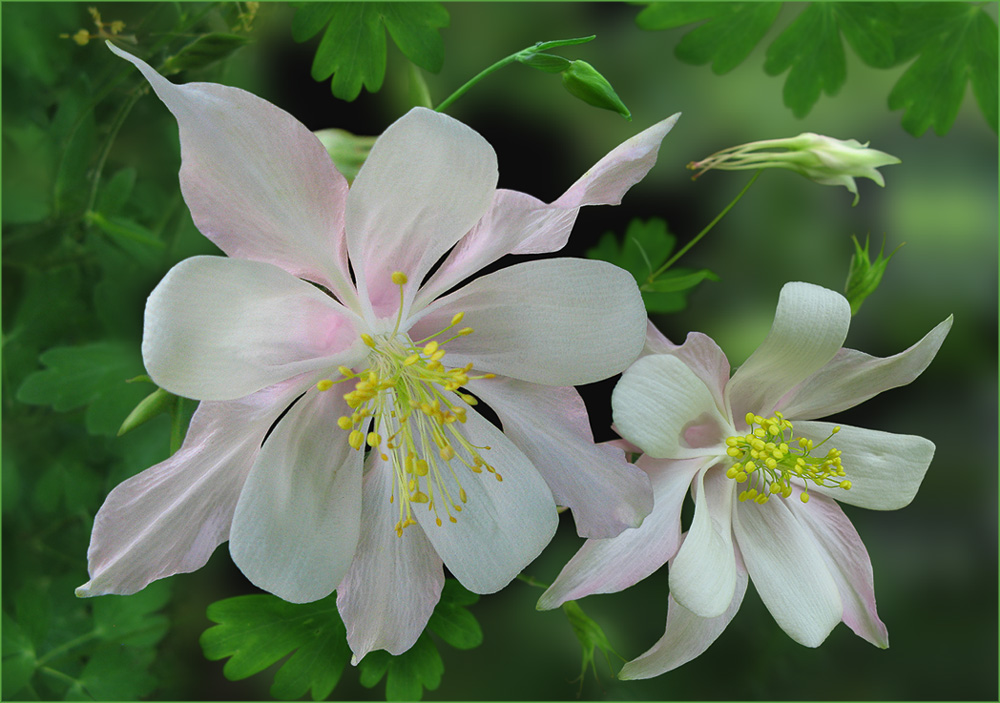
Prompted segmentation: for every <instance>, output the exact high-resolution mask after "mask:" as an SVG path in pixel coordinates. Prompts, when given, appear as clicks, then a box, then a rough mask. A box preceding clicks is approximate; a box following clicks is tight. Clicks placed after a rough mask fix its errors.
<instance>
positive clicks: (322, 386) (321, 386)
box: [316, 378, 333, 391]
mask: <svg viewBox="0 0 1000 703" xmlns="http://www.w3.org/2000/svg"><path fill="white" fill-rule="evenodd" d="M331 388H333V381H331V380H330V379H328V378H324V379H323V380H322V381H320V382H319V383H317V384H316V390H318V391H328V390H330V389H331Z"/></svg>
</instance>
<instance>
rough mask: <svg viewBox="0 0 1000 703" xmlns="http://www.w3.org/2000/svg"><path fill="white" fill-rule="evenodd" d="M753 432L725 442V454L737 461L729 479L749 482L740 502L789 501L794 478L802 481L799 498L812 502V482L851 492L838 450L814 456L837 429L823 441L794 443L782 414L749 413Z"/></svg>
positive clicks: (803, 439) (790, 430)
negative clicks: (774, 498) (779, 498)
mask: <svg viewBox="0 0 1000 703" xmlns="http://www.w3.org/2000/svg"><path fill="white" fill-rule="evenodd" d="M746 422H747V425H749V426H750V432H749V433H748V434H746V435H744V436H742V437H728V438H727V439H726V445H727V447H728V448H727V449H726V453H727V454H728V455H729V456H731V457H733V458H734V459H735V460H736V462H735V463H734V464H733V465H732V466H730V467H729V470H728V471H726V476H727V477H729V478H731V479H733V480H734V481H736V482H737V483H746V484H747V487H746V488H745V489H744V490H743V491H741V492H740V494H739V499H740V501H741V502H742V501H747V500H752V501H754V502H755V503H758V504H760V505H763V504H764V503H766V502H767V501H768V500H769V499H770V497H771V496H772V495H777V496H779V497H781V498H787V497H788V496H790V495H791V494H792V485H791V481H792V478H799V479H802V483H803V486H804V487H803V489H802V493H801V494H800V496H799V497H800V498H801V500H802V502H803V503H808V502H809V492H808V489H809V482H810V481H812V482H813V483H815V484H816V485H817V486H826V487H828V488H843V489H844V490H845V491H846V490H850V488H851V482H850V481H848V480H846V479H844V478H843V476H845V475H846V472H845V471H844V468H843V466H841V463H840V455H841V452H840V450H839V449H830V450H829V451H828V452H827V453H826V456H823V457H818V456H811V452H812V450H813V449H815V448H816V447H818V446H820V445H821V444H823V443H824V442H826V441H827V440H828V439H830V437H833V435H835V434H837V432H839V431H840V427H834V428H833V431H832V432H831V433H830V437H827V438H826V439H824V440H823V441H822V442H819V443H818V444H814V443H813V441H812V440H811V439H806V438H805V437H800V438H799V439H798V440H795V438H794V434H793V432H792V430H793V428H792V423H791V422H789V421H788V420H786V419H785V418H784V416H783V415H782V414H781V413H780V412H776V413H775V414H774V416H773V417H769V418H766V419H765V418H763V417H761V416H760V415H754V414H753V413H747V415H746Z"/></svg>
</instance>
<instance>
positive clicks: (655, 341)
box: [642, 320, 678, 356]
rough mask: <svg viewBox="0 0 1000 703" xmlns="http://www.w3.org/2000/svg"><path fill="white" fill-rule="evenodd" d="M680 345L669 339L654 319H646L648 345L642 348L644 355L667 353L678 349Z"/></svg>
mask: <svg viewBox="0 0 1000 703" xmlns="http://www.w3.org/2000/svg"><path fill="white" fill-rule="evenodd" d="M677 347H678V345H677V344H674V343H673V342H671V341H670V340H669V339H667V335H665V334H663V332H660V330H659V329H657V327H656V325H654V324H653V321H652V320H647V321H646V346H644V347H643V348H642V356H646V355H647V354H667V353H669V352H672V351H674V350H675V349H677Z"/></svg>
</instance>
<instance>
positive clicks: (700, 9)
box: [636, 2, 782, 75]
mask: <svg viewBox="0 0 1000 703" xmlns="http://www.w3.org/2000/svg"><path fill="white" fill-rule="evenodd" d="M781 5H782V4H781V3H780V2H719V3H715V2H697V3H663V4H660V5H655V6H650V7H649V8H647V9H646V10H644V11H643V12H641V13H640V14H639V16H638V17H637V18H636V21H637V23H638V24H639V27H641V28H642V29H668V28H671V27H678V26H681V25H684V24H688V23H690V22H697V21H699V20H703V19H707V20H708V22H705V23H704V24H703V25H701V26H699V27H697V28H696V29H693V30H692V31H690V32H688V33H687V34H685V35H684V37H683V38H682V39H681V41H680V43H679V44H678V45H677V48H676V50H675V53H676V55H677V58H678V59H680V60H681V61H684V62H685V63H690V64H694V65H696V66H700V65H702V64H706V63H710V62H711V64H712V72H713V73H715V74H717V75H722V74H723V73H727V72H729V71H731V70H733V69H734V68H736V67H737V66H739V65H740V64H741V63H743V61H744V60H746V58H747V56H749V55H750V52H751V51H753V49H754V47H755V46H757V44H758V43H759V42H760V40H761V39H763V38H764V35H765V34H767V30H768V29H770V28H771V25H772V24H774V20H775V19H776V18H777V17H778V13H779V12H780V11H781ZM692 6H695V7H692Z"/></svg>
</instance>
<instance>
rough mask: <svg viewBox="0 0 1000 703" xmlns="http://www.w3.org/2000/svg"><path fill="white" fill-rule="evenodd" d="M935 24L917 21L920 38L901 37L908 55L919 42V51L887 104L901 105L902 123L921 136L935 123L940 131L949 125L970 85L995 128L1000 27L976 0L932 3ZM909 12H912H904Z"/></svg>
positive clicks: (914, 31)
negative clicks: (972, 3) (973, 2)
mask: <svg viewBox="0 0 1000 703" xmlns="http://www.w3.org/2000/svg"><path fill="white" fill-rule="evenodd" d="M931 5H932V6H931V7H929V8H927V11H928V12H929V14H930V15H932V16H933V18H934V19H935V20H936V21H935V22H934V24H933V25H932V26H930V27H929V26H928V25H927V23H926V22H917V23H915V24H914V25H913V27H912V29H911V31H912V32H913V33H914V34H916V35H918V36H919V38H920V39H919V40H918V41H912V40H911V41H909V42H907V40H905V39H903V40H901V42H902V43H903V44H904V46H905V47H906V48H904V49H902V51H901V53H903V54H904V55H905V53H908V49H910V50H912V47H913V46H914V45H918V44H919V41H922V42H924V43H923V46H922V49H921V51H920V56H919V57H918V58H917V60H916V61H914V62H913V63H912V64H911V65H910V67H909V68H908V69H906V72H905V73H904V74H903V75H902V76H901V77H900V79H899V81H898V82H897V83H896V85H895V86H894V87H893V89H892V92H891V93H890V94H889V109H890V110H899V109H903V110H905V112H904V113H903V128H904V129H906V131H908V132H910V134H913V135H914V136H920V135H922V134H923V133H924V132H926V131H927V129H928V127H933V128H934V131H935V132H936V133H937V134H939V135H944V134H946V133H947V132H948V130H949V129H951V126H952V124H953V123H954V122H955V117H956V116H957V115H958V110H959V108H960V107H961V104H962V98H963V96H964V94H965V86H966V83H967V82H969V81H970V80H971V82H972V89H973V92H974V94H975V96H976V101H977V102H978V103H979V107H980V109H981V110H982V111H983V114H984V116H985V117H986V121H987V122H988V123H989V125H990V127H991V128H992V129H993V131H997V26H996V23H995V22H994V21H993V19H992V18H991V17H990V16H989V15H987V14H986V12H985V11H984V9H983V8H982V7H980V6H978V5H970V4H966V3H932V4H931ZM904 16H906V17H909V16H910V15H904Z"/></svg>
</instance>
